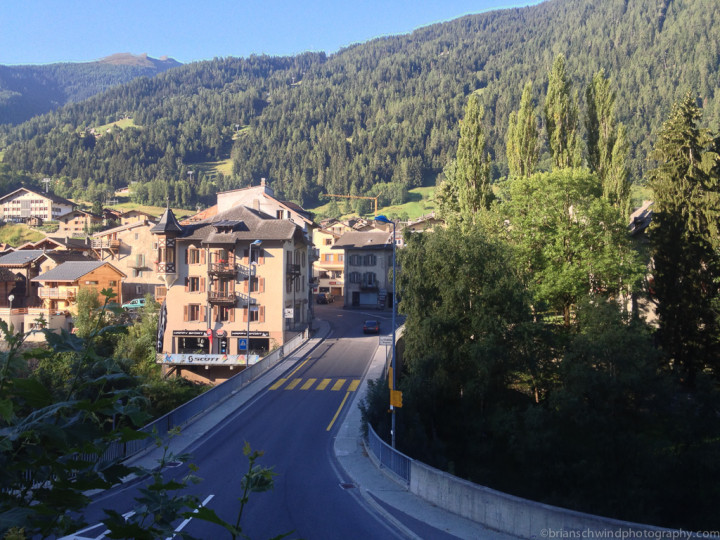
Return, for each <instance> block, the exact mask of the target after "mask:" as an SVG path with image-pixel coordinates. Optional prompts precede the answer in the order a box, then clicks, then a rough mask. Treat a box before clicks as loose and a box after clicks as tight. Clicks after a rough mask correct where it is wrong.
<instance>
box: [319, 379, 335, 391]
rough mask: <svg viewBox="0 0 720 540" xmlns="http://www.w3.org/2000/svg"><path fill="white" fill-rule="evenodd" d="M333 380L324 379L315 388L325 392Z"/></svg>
mask: <svg viewBox="0 0 720 540" xmlns="http://www.w3.org/2000/svg"><path fill="white" fill-rule="evenodd" d="M331 380H332V379H323V380H322V381H320V384H318V385H317V386H316V387H315V390H325V388H327V385H328V384H330V381H331Z"/></svg>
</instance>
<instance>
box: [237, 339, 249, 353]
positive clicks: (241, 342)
mask: <svg viewBox="0 0 720 540" xmlns="http://www.w3.org/2000/svg"><path fill="white" fill-rule="evenodd" d="M238 350H239V351H247V339H238Z"/></svg>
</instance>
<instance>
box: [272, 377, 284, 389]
mask: <svg viewBox="0 0 720 540" xmlns="http://www.w3.org/2000/svg"><path fill="white" fill-rule="evenodd" d="M286 381H287V379H278V381H277V382H276V383H275V384H273V385H272V386H271V387H270V390H277V389H278V388H280V387H281V386H282V385H283V384H285V382H286Z"/></svg>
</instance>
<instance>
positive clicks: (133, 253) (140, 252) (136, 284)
mask: <svg viewBox="0 0 720 540" xmlns="http://www.w3.org/2000/svg"><path fill="white" fill-rule="evenodd" d="M154 226H155V221H151V220H138V221H132V222H130V223H128V224H126V225H121V226H119V227H115V228H113V229H107V230H105V231H102V232H98V233H95V234H93V235H92V238H91V249H92V251H93V253H94V254H95V257H97V258H98V259H99V260H101V261H109V262H110V263H111V264H112V265H113V266H114V267H115V268H117V269H118V270H120V271H121V272H122V273H124V274H125V275H126V276H127V277H126V278H125V279H124V280H123V282H122V295H123V298H125V301H129V300H132V299H133V298H140V297H143V296H145V295H146V294H152V295H153V296H156V297H157V296H158V295H157V294H156V293H157V292H161V294H160V295H159V296H161V297H162V296H164V293H162V291H156V289H157V288H158V287H160V285H159V284H158V274H157V272H156V271H155V266H156V265H155V263H156V255H157V242H158V239H157V237H156V236H155V235H154V234H153V233H152V232H151V230H152V228H153V227H154Z"/></svg>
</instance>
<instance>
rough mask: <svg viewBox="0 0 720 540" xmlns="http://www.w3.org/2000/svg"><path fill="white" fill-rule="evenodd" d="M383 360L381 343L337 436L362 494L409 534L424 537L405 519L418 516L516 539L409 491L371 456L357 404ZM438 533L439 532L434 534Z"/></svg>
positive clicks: (463, 530)
mask: <svg viewBox="0 0 720 540" xmlns="http://www.w3.org/2000/svg"><path fill="white" fill-rule="evenodd" d="M384 364H385V347H379V346H378V348H377V350H376V351H375V355H374V357H373V360H372V364H371V365H370V368H369V369H368V372H367V375H366V377H365V379H364V380H363V382H362V384H361V385H360V388H358V391H357V392H355V397H354V399H353V401H352V403H350V405H349V409H348V412H347V415H346V417H345V420H344V422H343V423H342V425H341V426H340V429H339V430H338V435H337V438H336V439H335V456H336V457H337V460H338V462H339V463H340V466H341V467H342V468H343V469H344V470H345V472H346V473H347V474H348V476H350V478H352V479H353V482H354V483H355V485H356V486H357V489H358V492H359V494H360V496H362V497H363V499H365V501H367V503H368V504H369V505H371V506H372V507H373V508H374V509H375V510H376V511H378V512H379V513H380V514H381V515H383V516H384V517H385V518H386V519H387V521H388V522H390V523H392V524H393V525H394V526H396V527H397V528H398V529H399V530H400V531H401V532H402V533H404V534H405V536H406V537H407V538H413V539H417V538H422V537H421V536H418V535H417V534H415V533H414V532H413V531H412V530H410V529H409V528H408V527H407V526H406V525H405V523H404V522H407V523H411V522H413V521H414V520H417V521H419V522H422V523H424V524H426V525H429V526H430V527H433V528H435V529H438V530H439V531H442V532H444V533H446V535H447V537H448V538H451V537H456V538H467V539H478V538H482V539H486V538H487V539H494V540H512V539H515V537H514V536H509V535H506V534H502V533H499V532H496V531H493V530H490V529H487V528H485V527H483V526H482V525H480V524H479V523H475V522H473V521H470V520H468V519H465V518H463V517H461V516H458V515H456V514H453V513H451V512H447V511H445V510H442V509H441V508H438V507H437V506H434V505H432V504H430V503H428V502H426V501H425V500H423V499H421V498H420V497H418V496H416V495H414V494H412V493H410V491H409V490H408V488H406V487H405V485H404V484H402V483H401V482H399V481H396V480H395V479H394V478H392V476H391V475H392V474H393V473H392V472H388V473H385V472H383V469H381V468H379V467H378V466H377V465H376V464H375V462H374V461H373V460H372V459H371V458H370V457H369V456H368V454H367V451H366V450H365V446H364V444H363V441H362V437H361V432H360V426H361V420H362V418H361V413H360V409H359V408H358V404H359V403H360V400H361V399H362V398H363V397H364V396H365V393H366V391H367V381H368V380H370V379H377V378H378V377H380V376H381V375H382V371H383V367H384ZM408 518H409V519H408ZM435 537H437V535H434V536H433V538H435Z"/></svg>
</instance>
